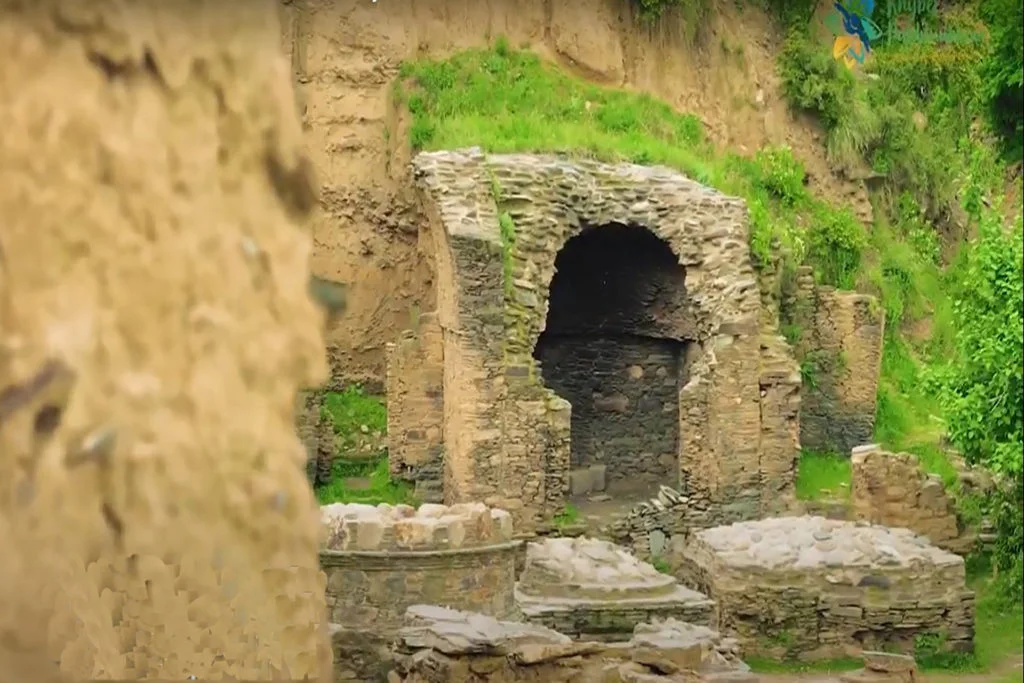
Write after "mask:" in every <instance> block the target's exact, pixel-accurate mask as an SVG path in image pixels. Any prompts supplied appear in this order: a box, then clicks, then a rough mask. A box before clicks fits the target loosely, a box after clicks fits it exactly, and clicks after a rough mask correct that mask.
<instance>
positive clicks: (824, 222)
mask: <svg viewBox="0 0 1024 683" xmlns="http://www.w3.org/2000/svg"><path fill="white" fill-rule="evenodd" d="M807 237H808V246H807V258H808V259H809V260H810V261H811V263H813V264H814V267H815V273H816V275H817V276H818V279H819V280H820V282H821V283H822V284H826V285H830V286H832V287H837V288H839V289H853V288H854V285H855V283H856V277H857V271H858V269H859V268H860V262H861V255H862V253H863V251H864V247H865V246H866V245H867V235H866V234H865V232H864V226H862V225H861V224H860V222H859V221H858V220H857V218H856V217H855V216H854V215H853V213H851V212H850V211H849V209H836V210H830V211H826V210H820V209H819V210H818V211H815V213H814V223H813V224H812V225H811V226H810V227H809V228H808V230H807Z"/></svg>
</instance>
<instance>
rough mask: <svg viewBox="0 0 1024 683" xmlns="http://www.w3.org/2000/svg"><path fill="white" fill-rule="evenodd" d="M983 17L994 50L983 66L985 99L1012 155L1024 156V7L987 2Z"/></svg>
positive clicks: (1008, 0) (1012, 1)
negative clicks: (990, 35) (989, 32)
mask: <svg viewBox="0 0 1024 683" xmlns="http://www.w3.org/2000/svg"><path fill="white" fill-rule="evenodd" d="M981 16H982V18H983V19H984V20H985V22H986V23H987V24H988V27H989V30H990V31H991V33H992V47H993V49H992V51H991V52H990V53H989V55H988V57H987V59H986V60H985V61H984V62H983V64H982V69H981V77H982V81H983V90H982V93H983V96H984V98H985V99H986V100H987V104H988V109H989V113H990V115H991V118H992V121H993V123H994V125H995V127H996V130H997V131H998V132H999V133H1000V134H1001V135H1002V136H1003V140H1004V142H1005V146H1006V151H1007V154H1008V156H1009V157H1010V158H1011V159H1012V160H1014V161H1018V160H1020V159H1021V157H1022V155H1024V89H1022V88H1024V4H1022V3H1021V2H1020V0H983V2H982V3H981Z"/></svg>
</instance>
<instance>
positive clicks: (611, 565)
mask: <svg viewBox="0 0 1024 683" xmlns="http://www.w3.org/2000/svg"><path fill="white" fill-rule="evenodd" d="M516 603H517V605H518V607H519V610H520V611H521V613H522V614H523V617H524V618H525V619H526V620H527V621H529V622H531V623H534V624H540V625H542V626H547V627H548V628H551V629H554V630H556V631H558V632H559V633H564V634H566V635H569V636H572V637H574V638H576V639H580V640H600V641H610V642H615V641H623V640H628V639H629V637H630V635H631V634H632V633H633V631H634V629H635V628H636V627H637V625H638V624H642V623H646V622H650V621H652V620H654V619H666V618H676V619H679V620H681V621H685V622H687V623H690V624H697V625H704V626H708V625H711V614H712V608H713V604H712V602H711V601H710V600H708V598H707V597H706V596H704V595H701V594H700V593H697V592H696V591H693V590H690V589H688V588H685V587H683V586H681V585H679V583H678V582H677V581H676V580H675V578H673V577H671V576H668V575H666V574H662V573H659V572H658V571H657V570H656V569H655V568H654V567H652V566H651V565H649V564H647V563H645V562H641V561H639V560H637V559H636V558H635V557H633V556H632V555H630V554H629V553H628V552H626V551H625V550H623V549H622V548H619V547H617V546H615V545H613V544H611V543H608V542H607V541H600V540H596V539H590V538H548V539H544V540H542V541H539V542H536V543H530V544H528V545H527V551H526V564H525V568H524V570H523V572H522V573H521V575H520V577H519V582H518V584H517V585H516Z"/></svg>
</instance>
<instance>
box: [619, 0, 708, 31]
mask: <svg viewBox="0 0 1024 683" xmlns="http://www.w3.org/2000/svg"><path fill="white" fill-rule="evenodd" d="M632 2H633V6H634V7H636V9H637V13H638V14H639V16H640V18H641V19H643V20H644V21H648V22H654V21H657V20H658V19H660V18H661V17H662V16H664V15H665V14H666V13H667V12H670V11H671V12H678V14H679V17H680V19H681V20H682V21H683V25H684V27H686V28H687V29H689V31H688V33H689V35H690V37H691V39H692V38H693V37H694V36H695V35H696V33H697V31H698V30H699V29H700V27H701V25H702V24H703V22H704V21H705V20H706V19H707V18H708V15H709V14H710V13H711V6H712V5H711V0H632Z"/></svg>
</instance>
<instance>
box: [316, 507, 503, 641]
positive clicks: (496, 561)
mask: <svg viewBox="0 0 1024 683" xmlns="http://www.w3.org/2000/svg"><path fill="white" fill-rule="evenodd" d="M321 515H322V519H323V523H324V526H325V527H326V539H327V540H326V544H325V547H324V549H323V550H322V551H321V553H320V562H321V566H322V567H323V570H324V571H325V572H326V574H327V605H328V610H329V614H330V621H331V623H334V624H338V625H340V626H342V627H345V628H347V629H354V630H357V631H358V630H371V631H375V632H378V633H386V632H387V631H389V630H392V629H394V628H398V627H399V626H401V624H402V620H403V618H404V615H405V611H406V609H407V608H408V607H409V606H410V605H413V604H416V603H421V602H429V603H431V604H437V605H445V606H450V607H455V608H458V609H467V610H473V611H476V612H481V613H484V614H490V615H494V616H497V617H505V616H509V615H510V614H513V612H514V609H515V602H514V594H513V590H514V583H515V562H516V554H517V552H518V548H519V545H520V542H519V541H514V540H513V539H512V534H513V529H512V519H511V516H510V515H509V514H508V513H507V512H505V511H504V510H491V509H488V508H487V507H485V506H483V505H482V504H462V505H453V506H451V507H445V506H443V505H431V504H427V505H423V506H421V507H420V508H419V509H413V508H412V507H409V506H407V505H398V506H394V507H392V506H390V505H386V504H382V505H379V506H377V507H373V506H369V505H359V504H348V505H343V504H334V505H326V506H324V507H322V508H321Z"/></svg>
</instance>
